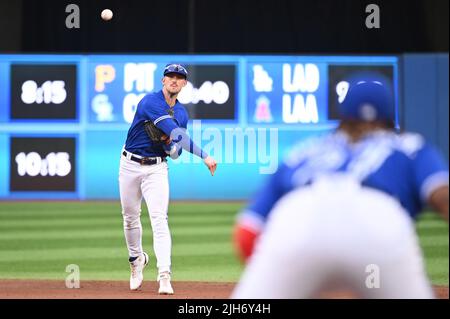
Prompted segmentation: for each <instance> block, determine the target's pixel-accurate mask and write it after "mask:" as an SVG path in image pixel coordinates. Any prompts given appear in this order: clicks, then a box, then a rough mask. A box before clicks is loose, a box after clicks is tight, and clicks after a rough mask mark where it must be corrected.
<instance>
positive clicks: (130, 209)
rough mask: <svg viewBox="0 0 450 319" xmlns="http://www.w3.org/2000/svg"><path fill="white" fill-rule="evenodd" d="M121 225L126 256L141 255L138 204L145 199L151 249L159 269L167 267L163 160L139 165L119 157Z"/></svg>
mask: <svg viewBox="0 0 450 319" xmlns="http://www.w3.org/2000/svg"><path fill="white" fill-rule="evenodd" d="M119 188H120V202H121V205H122V215H123V227H124V232H125V239H126V243H127V247H128V253H129V256H130V257H136V256H139V255H140V254H142V252H143V249H142V225H141V219H140V216H141V203H142V198H144V199H145V202H146V204H147V208H148V212H149V215H150V222H151V226H152V230H153V249H154V252H155V256H156V260H157V265H156V266H157V267H158V270H159V272H164V271H169V272H170V266H171V249H172V239H171V236H170V231H169V224H168V215H167V211H168V205H169V176H168V165H167V162H165V161H164V162H161V163H160V164H154V165H141V164H139V163H137V162H134V161H132V160H129V159H127V158H126V157H125V156H123V155H122V156H121V159H120V169H119Z"/></svg>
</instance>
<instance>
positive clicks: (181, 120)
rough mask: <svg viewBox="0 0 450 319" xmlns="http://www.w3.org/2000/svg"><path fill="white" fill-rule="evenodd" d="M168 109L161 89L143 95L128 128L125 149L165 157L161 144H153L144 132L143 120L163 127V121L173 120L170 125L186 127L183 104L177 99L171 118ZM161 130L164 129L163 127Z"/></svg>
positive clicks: (185, 112)
mask: <svg viewBox="0 0 450 319" xmlns="http://www.w3.org/2000/svg"><path fill="white" fill-rule="evenodd" d="M169 110H170V106H169V105H168V104H167V102H166V100H165V99H164V94H163V92H162V90H160V91H159V92H155V93H149V94H147V95H145V96H144V97H143V98H142V100H141V101H140V102H139V103H138V105H137V109H136V114H135V115H134V119H133V122H132V124H131V127H130V129H129V130H128V135H127V140H126V143H125V149H126V150H127V151H129V152H131V153H133V154H137V155H141V156H145V157H154V156H161V157H166V156H167V153H166V152H165V150H164V149H163V146H162V145H161V144H154V143H153V142H152V141H151V139H150V137H149V136H148V135H147V133H146V132H145V129H144V122H145V121H147V120H150V121H153V123H154V124H155V125H156V126H157V127H159V128H163V127H164V126H163V124H164V122H165V121H173V122H174V123H171V127H173V126H177V127H181V128H184V129H186V128H187V123H188V120H189V115H188V113H187V111H186V109H185V108H184V106H183V105H182V104H181V103H180V102H178V100H177V102H176V104H175V105H174V106H173V107H172V110H173V111H174V114H173V118H172V116H171V115H169ZM166 124H167V123H166ZM166 126H167V125H166ZM163 130H164V131H166V129H165V128H164V129H163ZM169 134H170V131H169ZM169 134H168V135H169Z"/></svg>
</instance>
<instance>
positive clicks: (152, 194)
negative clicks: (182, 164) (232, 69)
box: [119, 64, 217, 294]
mask: <svg viewBox="0 0 450 319" xmlns="http://www.w3.org/2000/svg"><path fill="white" fill-rule="evenodd" d="M187 75H188V73H187V70H186V69H185V68H184V67H183V66H182V65H180V64H168V65H167V66H166V67H165V69H164V75H163V79H162V84H163V88H162V90H161V91H159V92H156V93H150V94H147V95H146V96H144V97H143V98H142V100H141V101H140V102H139V104H138V106H137V110H136V114H135V116H134V119H133V122H132V124H131V127H130V129H129V130H128V135H127V140H126V143H125V146H124V148H123V150H122V154H121V159H120V169H119V188H120V201H121V205H122V215H123V226H124V232H125V239H126V244H127V247H128V253H129V262H130V268H131V276H130V289H131V290H137V289H139V288H140V287H141V285H142V281H143V269H144V267H145V266H146V265H147V264H148V261H149V257H148V254H147V253H145V252H144V251H143V249H142V225H141V220H140V215H141V202H142V198H144V199H145V202H146V203H147V207H148V212H149V214H150V221H151V225H152V229H153V248H154V252H155V256H156V260H157V265H156V266H157V268H158V277H157V281H158V282H159V291H158V292H159V294H173V293H174V291H173V288H172V285H171V283H170V278H171V277H170V276H171V248H172V241H171V236H170V232H169V225H168V214H167V210H168V204H169V180H168V165H167V160H166V157H167V156H170V157H171V158H172V159H176V158H177V157H178V156H179V155H180V154H181V152H182V150H183V149H184V150H187V151H189V152H191V153H193V154H195V155H197V156H199V157H201V158H202V159H203V161H204V163H205V164H206V166H207V167H208V169H209V171H210V172H211V175H214V172H215V170H216V167H217V164H216V161H215V160H214V159H213V158H212V157H210V156H208V154H206V153H205V152H204V151H203V150H202V149H200V148H199V147H198V146H197V145H195V144H194V143H193V142H192V140H191V139H190V138H189V136H188V135H187V134H186V133H185V129H186V127H187V122H188V119H189V118H188V114H187V111H186V110H185V108H184V107H183V105H181V104H180V103H179V102H178V100H177V95H178V93H180V91H181V89H182V88H183V87H184V86H185V85H186V83H187Z"/></svg>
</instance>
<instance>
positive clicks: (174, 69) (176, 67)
mask: <svg viewBox="0 0 450 319" xmlns="http://www.w3.org/2000/svg"><path fill="white" fill-rule="evenodd" d="M169 73H176V74H180V75H182V76H184V77H185V78H187V75H188V72H187V70H186V68H185V67H184V66H182V65H181V64H177V63H170V64H167V65H166V67H165V68H164V76H166V74H169Z"/></svg>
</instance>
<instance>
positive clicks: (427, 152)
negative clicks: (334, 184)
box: [240, 131, 449, 228]
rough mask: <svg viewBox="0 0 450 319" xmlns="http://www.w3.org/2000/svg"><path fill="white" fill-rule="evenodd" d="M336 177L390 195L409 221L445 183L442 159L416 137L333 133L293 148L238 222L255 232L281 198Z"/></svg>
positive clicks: (434, 150)
mask: <svg viewBox="0 0 450 319" xmlns="http://www.w3.org/2000/svg"><path fill="white" fill-rule="evenodd" d="M337 172H344V173H346V174H350V175H352V176H354V177H355V178H356V179H357V180H359V181H360V183H361V184H362V185H364V186H367V187H371V188H374V189H377V190H380V191H382V192H384V193H386V194H389V195H390V196H392V197H393V198H395V199H397V200H398V201H399V202H400V204H401V205H402V206H403V207H404V209H405V210H406V211H407V212H408V213H409V214H410V216H411V217H412V218H415V217H416V216H417V215H418V213H420V212H421V211H422V209H423V207H424V205H425V204H426V201H427V200H428V199H429V196H430V194H431V193H432V192H433V191H434V190H436V188H437V187H440V186H442V185H448V180H449V175H448V167H447V165H446V162H445V161H444V159H443V157H442V156H441V154H440V153H439V152H438V151H437V150H436V149H435V148H434V147H432V146H431V145H429V144H427V143H426V142H425V140H424V139H423V137H422V136H420V135H419V134H413V133H403V134H396V133H394V132H387V131H379V132H374V133H372V134H369V135H367V136H366V137H365V138H364V139H362V140H360V141H358V142H357V143H350V142H349V140H348V136H347V135H346V134H344V133H342V132H340V131H336V132H335V133H332V134H329V135H326V136H322V137H317V138H313V139H310V140H308V141H307V142H305V143H302V144H299V145H298V146H297V147H296V148H294V150H293V151H291V153H290V155H289V156H288V157H287V158H286V159H285V160H284V162H283V163H282V164H281V165H280V167H279V169H278V170H277V172H276V173H275V174H273V175H272V176H270V178H269V180H268V181H267V183H266V184H265V186H264V187H263V188H262V189H261V190H260V191H259V192H258V193H257V194H256V195H255V196H254V198H253V200H252V201H251V202H250V204H249V205H248V207H247V208H246V209H245V210H244V211H243V212H242V213H241V215H240V218H243V219H247V220H246V221H247V222H249V223H250V224H251V226H252V227H254V228H260V227H262V225H263V224H264V222H265V221H266V219H267V217H268V215H269V213H270V211H271V209H272V207H273V206H274V204H275V203H276V202H277V201H278V200H279V199H280V198H281V197H282V196H283V195H285V194H287V193H288V192H290V191H291V190H293V189H295V188H297V187H305V186H307V185H308V184H311V183H312V182H313V181H314V179H315V178H317V177H319V176H321V175H326V174H333V173H337ZM336 192H339V189H336ZM323 200H326V199H323ZM300 208H301V207H300Z"/></svg>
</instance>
